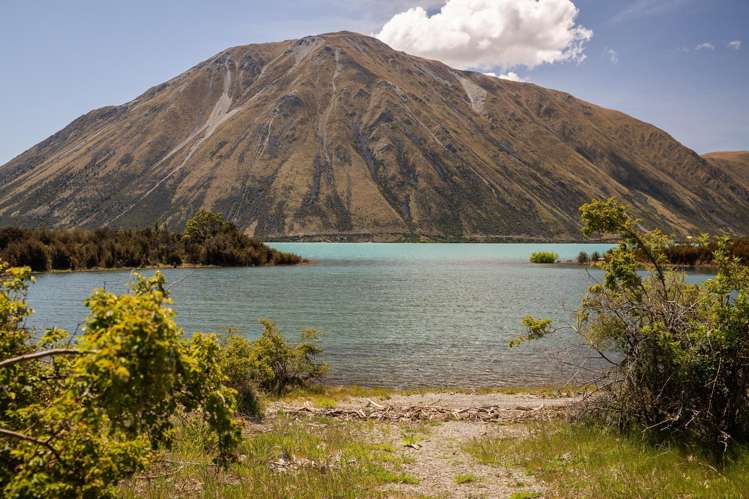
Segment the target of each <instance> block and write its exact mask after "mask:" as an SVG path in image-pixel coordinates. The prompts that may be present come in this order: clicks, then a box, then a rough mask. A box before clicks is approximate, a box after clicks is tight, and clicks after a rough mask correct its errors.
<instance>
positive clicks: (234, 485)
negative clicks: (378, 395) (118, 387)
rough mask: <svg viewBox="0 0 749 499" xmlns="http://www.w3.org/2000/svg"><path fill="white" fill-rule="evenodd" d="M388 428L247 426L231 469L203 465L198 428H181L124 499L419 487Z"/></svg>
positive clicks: (125, 488) (280, 422) (311, 422)
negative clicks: (172, 444)
mask: <svg viewBox="0 0 749 499" xmlns="http://www.w3.org/2000/svg"><path fill="white" fill-rule="evenodd" d="M390 431H392V430H391V429H389V428H383V427H378V426H377V425H375V424H371V423H355V422H350V421H336V420H332V419H326V418H315V419H305V420H302V421H294V420H292V419H289V418H285V417H280V418H276V419H274V420H273V421H270V422H267V423H266V424H264V425H262V426H259V425H248V426H247V427H246V428H245V432H244V436H245V438H244V440H243V442H242V444H241V445H240V448H239V455H240V458H239V462H237V463H234V464H232V465H230V466H229V468H228V469H226V470H223V469H221V468H218V467H215V466H213V465H212V463H211V462H210V460H207V459H206V454H205V446H206V444H208V445H210V444H209V442H207V440H206V438H205V432H204V431H203V429H202V428H201V427H200V426H196V425H191V424H189V423H185V424H182V425H180V430H179V434H178V436H177V441H176V445H175V446H174V448H173V449H172V450H171V451H169V452H165V453H164V454H163V455H162V456H161V457H160V462H157V463H155V464H154V465H153V466H152V469H151V470H149V472H148V473H145V474H143V475H141V476H138V477H136V478H134V479H131V480H128V481H127V482H124V483H123V484H122V485H121V486H120V489H119V492H120V496H121V497H126V498H135V497H146V498H161V497H174V496H187V497H228V498H232V497H236V498H243V497H309V498H326V497H381V496H382V497H384V496H385V495H386V492H385V488H386V487H387V486H388V485H389V484H416V483H418V480H417V479H416V478H415V477H414V476H412V475H409V474H408V473H406V472H404V470H403V465H404V464H406V463H407V462H408V458H407V457H406V456H403V455H401V454H400V453H399V452H398V451H397V448H396V447H395V446H394V445H393V444H391V443H389V442H384V441H385V440H390V437H391V436H390V435H389V432H390Z"/></svg>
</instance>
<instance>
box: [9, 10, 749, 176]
mask: <svg viewBox="0 0 749 499" xmlns="http://www.w3.org/2000/svg"><path fill="white" fill-rule="evenodd" d="M340 30H349V31H356V32H360V33H364V34H368V35H375V36H377V37H378V38H380V39H382V40H383V41H385V42H386V43H388V44H390V45H391V46H394V47H395V48H398V49H399V50H404V51H406V52H410V53H414V54H415V55H422V56H426V57H430V58H433V59H439V60H442V61H444V62H446V63H448V64H450V65H452V66H454V67H459V68H460V69H471V70H477V71H481V72H484V73H491V74H494V75H496V76H497V77H503V78H511V79H522V80H526V81H530V82H532V83H535V84H538V85H542V86H544V87H549V88H555V89H559V90H564V91H566V92H569V93H571V94H573V95H575V96H577V97H579V98H582V99H584V100H587V101H590V102H593V103H595V104H599V105H602V106H605V107H609V108H614V109H618V110H621V111H623V112H625V113H627V114H630V115H632V116H634V117H636V118H639V119H641V120H643V121H646V122H649V123H652V124H654V125H656V126H658V127H660V128H662V129H664V130H666V131H667V132H669V133H670V134H671V135H672V136H674V137H675V138H676V139H677V140H679V141H681V142H682V143H684V144H685V145H687V146H689V147H691V148H692V149H694V150H696V151H697V152H699V153H705V152H709V151H718V150H749V0H294V1H291V0H288V1H287V0H274V1H272V2H268V1H267V0H264V1H256V0H213V1H200V0H162V1H155V0H128V1H127V2H108V1H104V2H103V1H101V0H96V1H94V0H66V1H64V2H63V1H57V0H54V1H53V0H36V1H33V2H32V1H28V0H0V164H3V163H5V162H6V161H8V160H10V159H12V158H13V157H15V156H16V155H18V154H20V153H22V152H23V151H24V150H26V149H28V148H29V147H31V146H33V145H34V144H36V143H37V142H39V141H41V140H43V139H45V138H46V137H48V136H49V135H51V134H53V133H55V132H56V131H58V130H60V129H62V128H63V127H65V126H66V125H67V124H68V123H70V122H71V121H72V120H74V119H75V118H77V117H78V116H80V115H82V114H84V113H86V112H88V111H90V110H91V109H95V108H97V107H102V106H106V105H117V104H122V103H125V102H127V101H129V100H132V99H134V98H135V97H137V96H138V95H140V94H141V93H143V92H144V91H146V90H147V89H148V88H149V87H151V86H153V85H157V84H159V83H161V82H164V81H166V80H168V79H169V78H171V77H173V76H176V75H177V74H179V73H181V72H183V71H185V70H186V69H188V68H190V67H191V66H193V65H195V64H197V63H198V62H200V61H202V60H204V59H207V58H209V57H211V56H212V55H214V54H216V53H217V52H219V51H221V50H223V49H225V48H227V47H230V46H236V45H243V44H249V43H256V42H265V41H277V40H284V39H290V38H299V37H302V36H307V35H312V34H318V33H326V32H331V31H340Z"/></svg>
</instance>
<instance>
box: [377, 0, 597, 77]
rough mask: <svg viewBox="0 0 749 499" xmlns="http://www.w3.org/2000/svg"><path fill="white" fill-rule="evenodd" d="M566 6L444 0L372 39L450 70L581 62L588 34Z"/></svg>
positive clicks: (563, 0) (522, 0)
mask: <svg viewBox="0 0 749 499" xmlns="http://www.w3.org/2000/svg"><path fill="white" fill-rule="evenodd" d="M578 12H579V11H578V9H577V7H575V4H574V3H572V0H543V1H537V0H447V3H445V4H444V5H443V7H442V9H441V10H440V11H439V12H438V13H435V14H434V15H432V16H429V14H428V13H427V11H426V10H425V9H424V8H422V7H414V8H411V9H409V10H406V11H404V12H401V13H400V14H396V15H395V16H393V18H392V19H390V20H389V21H388V22H387V23H386V24H385V25H384V26H383V27H382V30H381V31H380V32H379V33H377V34H376V35H375V36H376V37H377V38H379V39H380V40H382V41H383V42H385V43H387V44H388V45H390V46H391V47H393V48H395V49H397V50H403V51H404V52H408V53H410V54H414V55H418V56H422V57H428V58H431V59H438V60H440V61H443V62H445V63H446V64H449V65H450V66H454V67H458V68H461V69H465V68H479V69H489V68H494V67H500V68H502V69H509V68H512V67H516V66H525V67H527V68H533V67H535V66H538V65H540V64H545V63H554V62H561V61H577V62H581V61H582V60H583V59H585V54H584V48H585V42H587V41H588V40H590V38H591V37H592V36H593V32H592V31H590V30H589V29H587V28H585V27H583V26H580V25H578V24H576V22H575V21H576V18H577V15H578Z"/></svg>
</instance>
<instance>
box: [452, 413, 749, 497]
mask: <svg viewBox="0 0 749 499" xmlns="http://www.w3.org/2000/svg"><path fill="white" fill-rule="evenodd" d="M465 450H466V451H467V452H468V453H469V454H471V455H472V456H473V457H474V458H475V459H476V460H477V461H478V462H480V463H484V464H489V465H493V466H497V467H518V468H521V469H523V470H524V471H526V472H527V473H529V474H531V475H533V476H535V477H537V478H539V479H540V480H541V481H542V482H543V483H544V485H545V486H546V487H547V491H548V495H549V496H552V497H726V498H729V497H732V498H733V497H746V494H749V452H748V451H747V450H746V449H744V450H742V451H740V453H739V455H738V457H736V458H734V459H733V460H732V461H731V462H730V463H728V465H727V466H726V467H725V468H724V469H721V470H719V469H717V468H716V467H715V466H714V465H712V464H710V462H709V461H708V460H707V459H705V458H703V457H702V456H700V455H699V454H698V453H695V452H692V451H690V450H689V449H680V448H675V447H672V446H661V447H656V446H651V445H648V444H646V443H644V442H643V441H642V440H641V439H639V438H637V436H634V435H633V436H631V437H623V436H620V435H616V434H614V433H612V432H611V431H610V430H606V429H602V428H596V427H590V426H583V425H575V424H569V423H565V422H560V421H555V422H551V423H534V424H532V425H530V426H528V427H527V434H526V435H525V436H521V437H507V438H481V439H475V440H472V441H471V442H469V443H468V444H466V446H465Z"/></svg>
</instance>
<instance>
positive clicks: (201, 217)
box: [0, 210, 304, 272]
mask: <svg viewBox="0 0 749 499" xmlns="http://www.w3.org/2000/svg"><path fill="white" fill-rule="evenodd" d="M0 260H4V261H6V262H8V263H9V264H10V265H11V266H14V267H18V266H28V267H31V269H32V270H34V271H37V272H46V271H51V270H91V269H115V268H143V267H160V266H172V267H179V266H182V265H191V266H220V267H256V266H263V265H296V264H299V263H303V261H304V260H303V259H302V258H301V257H299V256H297V255H294V254H291V253H284V252H282V251H278V250H275V249H272V248H270V247H268V246H266V245H265V244H263V243H261V242H259V241H256V240H254V239H252V238H250V237H248V236H246V235H244V234H242V233H241V232H240V230H239V229H238V228H237V227H236V226H235V225H234V224H232V223H230V222H227V221H226V220H225V219H224V218H223V216H221V215H219V214H216V213H211V212H207V211H204V210H201V211H199V212H198V213H197V214H196V215H195V216H194V217H193V218H191V219H190V220H189V221H188V222H187V225H186V227H185V231H184V233H182V234H179V233H173V232H170V231H168V230H167V229H164V228H160V227H152V228H146V229H137V230H127V229H111V228H101V229H93V230H89V229H25V228H18V227H5V228H0Z"/></svg>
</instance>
